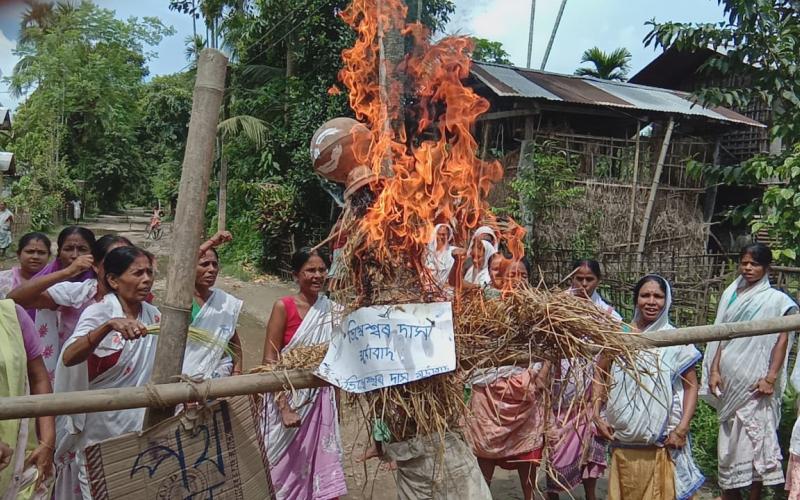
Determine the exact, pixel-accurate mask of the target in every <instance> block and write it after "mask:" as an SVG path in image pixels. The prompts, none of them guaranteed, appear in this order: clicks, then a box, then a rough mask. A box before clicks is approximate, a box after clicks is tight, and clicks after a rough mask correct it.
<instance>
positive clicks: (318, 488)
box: [263, 248, 347, 500]
mask: <svg viewBox="0 0 800 500" xmlns="http://www.w3.org/2000/svg"><path fill="white" fill-rule="evenodd" d="M292 272H293V274H294V278H295V280H296V281H297V283H298V284H299V286H300V290H299V291H298V293H296V294H295V295H289V296H286V297H283V298H281V299H280V300H277V301H276V302H275V304H274V306H273V307H272V314H271V315H270V318H269V322H268V323H267V335H266V338H265V339H264V360H263V362H264V364H265V365H267V364H275V363H277V362H278V360H279V358H280V353H281V352H283V351H286V350H289V349H293V348H296V347H306V346H313V345H318V344H327V343H329V342H330V340H331V333H332V331H333V314H334V307H335V304H334V303H333V302H331V300H329V299H328V298H327V297H326V296H325V295H323V294H322V293H321V292H322V289H323V287H324V286H325V280H326V278H327V276H328V262H327V261H326V260H325V259H324V258H323V257H322V256H321V255H320V254H319V253H317V252H316V251H313V250H311V249H308V248H303V249H300V250H299V251H297V252H296V253H295V254H294V255H293V256H292ZM336 407H337V402H336V397H335V391H334V389H333V388H332V387H321V388H318V389H301V390H297V391H292V392H281V393H275V394H267V395H266V397H265V416H264V422H263V425H264V436H265V439H266V449H267V456H268V459H269V464H270V468H271V471H270V472H271V475H272V483H273V484H274V485H275V488H276V490H277V491H276V492H275V494H276V498H277V499H278V500H290V499H295V498H314V499H318V500H323V499H330V498H337V497H340V496H344V495H346V494H347V484H346V483H345V478H344V468H343V466H342V443H341V437H340V434H339V419H338V414H337V409H336Z"/></svg>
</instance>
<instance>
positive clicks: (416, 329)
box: [317, 302, 456, 393]
mask: <svg viewBox="0 0 800 500" xmlns="http://www.w3.org/2000/svg"><path fill="white" fill-rule="evenodd" d="M455 368H456V343H455V337H454V336H453V309H452V307H451V304H450V302H434V303H431V304H399V305H390V306H373V307H364V308H361V309H358V310H357V311H354V312H352V313H350V314H349V315H348V316H346V317H345V318H344V319H343V320H342V323H341V325H340V327H339V328H338V329H337V330H336V331H334V334H333V339H332V340H331V345H330V348H328V353H327V354H326V355H325V359H324V360H323V361H322V363H321V364H320V365H319V368H318V369H317V376H319V377H320V378H323V379H325V380H327V381H328V382H330V383H331V384H333V385H335V386H337V387H339V388H341V389H343V390H345V391H347V392H355V393H363V392H367V391H372V390H375V389H380V388H382V387H390V386H393V385H400V384H406V383H408V382H413V381H415V380H420V379H424V378H427V377H432V376H433V375H438V374H441V373H447V372H451V371H453V370H455Z"/></svg>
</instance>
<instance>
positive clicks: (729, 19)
mask: <svg viewBox="0 0 800 500" xmlns="http://www.w3.org/2000/svg"><path fill="white" fill-rule="evenodd" d="M720 3H721V4H722V6H723V7H724V11H725V20H723V21H720V22H717V23H678V22H664V23H658V22H656V21H655V20H652V21H650V22H649V25H650V26H651V31H650V33H649V34H648V35H647V37H646V38H645V40H644V41H645V44H646V45H654V46H656V47H661V48H664V49H666V48H670V47H674V48H676V49H678V50H681V51H688V52H691V51H695V50H701V49H703V50H705V49H708V48H711V49H713V50H717V51H719V52H720V56H719V57H711V58H709V59H708V60H707V61H706V63H705V64H704V65H703V66H702V67H701V68H700V69H699V71H700V73H701V74H703V75H705V76H707V77H708V78H706V79H705V80H707V81H713V82H718V83H716V84H713V85H709V86H707V87H705V88H702V89H699V90H698V91H696V93H695V94H696V97H697V98H698V100H699V101H700V102H701V103H703V104H704V105H707V106H715V105H723V106H729V107H735V108H738V109H746V108H747V106H749V105H750V104H753V103H765V104H767V105H769V106H770V107H771V108H772V111H773V125H772V130H771V133H772V135H773V137H776V138H781V139H782V140H783V142H784V144H787V145H789V147H788V148H787V151H786V153H784V154H782V155H778V156H774V157H766V156H761V157H757V158H754V159H752V160H750V161H747V162H744V163H743V164H742V165H738V166H728V167H724V168H714V167H711V166H708V167H706V169H705V171H706V174H707V175H709V176H710V177H711V178H712V179H718V180H721V181H722V182H728V183H734V184H744V185H752V186H759V185H763V184H764V183H767V182H769V181H774V180H775V179H779V180H781V181H783V182H782V183H781V184H778V185H775V184H774V182H772V183H771V185H770V187H768V188H767V189H765V190H764V194H763V196H762V197H761V199H759V200H756V201H755V202H754V203H752V204H748V205H747V206H745V207H741V208H740V209H739V210H736V211H735V212H734V217H735V219H742V220H744V221H747V222H749V223H750V224H751V225H752V226H753V229H754V230H757V229H761V228H762V227H766V228H767V229H768V230H769V232H770V235H771V236H772V237H773V238H774V239H775V240H776V241H777V243H778V244H777V248H774V252H775V254H776V256H777V257H778V258H780V260H781V261H783V262H785V263H794V262H796V257H797V255H798V254H799V253H800V225H798V223H797V221H796V219H797V216H796V214H797V210H798V208H800V188H798V186H800V184H798V183H799V182H800V176H798V174H800V149H798V148H800V144H798V143H800V79H798V78H797V74H798V65H799V64H800V54H799V53H798V51H797V45H796V43H795V41H796V40H797V39H798V38H800V17H798V15H797V5H796V2H793V1H789V0H721V1H720ZM722 54H724V56H723V55H722ZM756 214H758V215H760V217H759V218H756V217H754V215H756Z"/></svg>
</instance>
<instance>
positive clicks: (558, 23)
mask: <svg viewBox="0 0 800 500" xmlns="http://www.w3.org/2000/svg"><path fill="white" fill-rule="evenodd" d="M566 6H567V0H561V7H559V9H558V15H557V16H556V22H555V24H553V31H552V32H551V33H550V41H549V42H547V48H546V49H545V51H544V57H543V58H542V67H541V68H539V69H540V70H541V71H544V69H545V67H547V60H548V59H550V51H551V50H553V43H554V42H555V41H556V33H558V27H559V26H561V18H562V17H564V8H565V7H566Z"/></svg>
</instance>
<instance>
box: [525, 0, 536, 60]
mask: <svg viewBox="0 0 800 500" xmlns="http://www.w3.org/2000/svg"><path fill="white" fill-rule="evenodd" d="M535 19H536V0H531V21H530V25H529V26H528V63H527V65H526V66H525V67H526V68H529V69H530V68H531V67H532V66H531V58H532V57H533V21H534V20H535Z"/></svg>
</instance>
